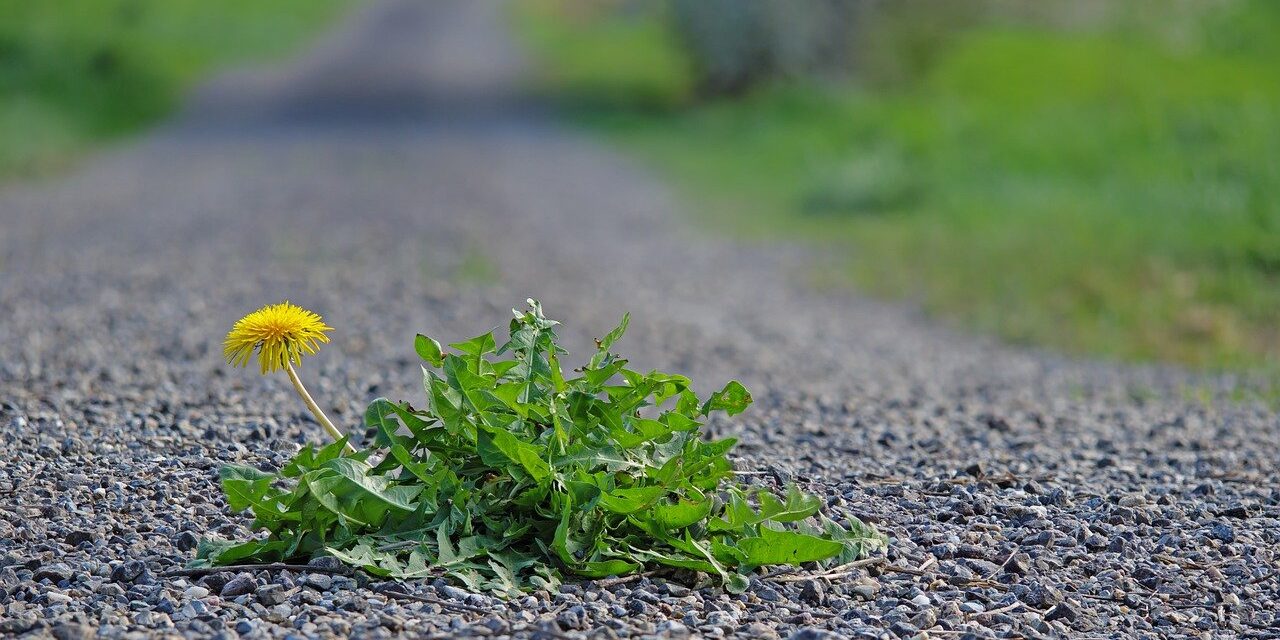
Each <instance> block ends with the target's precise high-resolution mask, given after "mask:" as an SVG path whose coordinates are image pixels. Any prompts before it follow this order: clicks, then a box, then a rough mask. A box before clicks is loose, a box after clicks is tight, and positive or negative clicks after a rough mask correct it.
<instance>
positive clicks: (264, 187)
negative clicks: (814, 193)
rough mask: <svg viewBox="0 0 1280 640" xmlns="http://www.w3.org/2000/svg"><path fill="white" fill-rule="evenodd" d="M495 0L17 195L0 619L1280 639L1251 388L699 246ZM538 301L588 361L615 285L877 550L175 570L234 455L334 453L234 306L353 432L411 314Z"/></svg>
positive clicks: (1, 432) (399, 19) (3, 294)
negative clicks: (300, 316)
mask: <svg viewBox="0 0 1280 640" xmlns="http://www.w3.org/2000/svg"><path fill="white" fill-rule="evenodd" d="M501 18H502V14H501V9H500V8H498V7H496V6H495V5H491V4H484V3H475V2H462V1H461V0H458V1H454V2H436V3H409V2H405V3H396V2H392V3H382V4H377V5H374V6H372V7H369V8H367V9H362V10H361V11H360V12H359V13H358V14H357V15H355V16H354V17H353V19H352V20H351V21H350V23H349V24H348V25H347V26H345V27H343V28H341V29H340V30H338V31H337V32H335V33H334V34H332V35H331V36H330V37H329V38H328V39H327V40H326V41H325V43H324V44H322V45H321V46H320V47H319V48H318V49H317V50H316V51H315V52H314V53H312V54H310V55H308V56H305V57H303V58H302V59H301V60H299V61H297V62H295V63H292V64H288V65H285V66H283V67H280V68H276V69H273V70H268V71H260V72H253V73H241V74H236V75H234V76H228V77H226V78H223V79H221V80H219V81H217V82H214V83H212V84H211V85H210V86H208V87H207V88H206V89H204V90H203V91H201V92H200V93H199V95H198V96H197V97H196V98H195V101H194V105H193V106H192V108H191V109H190V111H189V113H187V114H186V115H184V116H183V117H182V118H179V119H178V121H177V122H175V123H174V124H172V125H169V126H166V127H164V128H162V130H160V131H159V132H157V133H156V134H154V135H153V136H151V137H149V138H147V139H145V140H143V141H140V142H135V143H132V144H130V145H129V146H127V147H125V148H120V149H117V150H113V151H109V152H106V153H103V154H101V155H100V156H99V157H97V158H96V159H94V160H92V161H91V162H89V163H87V164H86V166H83V167H82V168H81V169H80V170H78V171H77V172H76V173H75V174H74V175H71V176H65V177H61V178H58V179H52V180H49V181H46V182H45V183H44V184H35V185H11V186H8V187H6V188H5V189H4V192H3V194H2V195H0V437H2V438H3V445H2V446H0V636H6V635H15V636H22V637H27V636H31V637H44V636H52V637H56V638H81V637H90V636H93V635H95V634H96V635H98V636H102V637H111V638H117V637H152V636H157V635H175V636H178V635H180V636H188V637H206V636H212V637H222V638H234V637H237V636H239V637H248V638H263V637H330V636H336V637H347V636H351V637H371V638H376V637H400V636H404V637H462V636H470V637H478V636H493V637H509V636H510V637H522V638H523V637H531V638H566V637H575V638H576V637H593V638H611V637H626V636H645V635H653V636H666V637H683V636H701V637H721V636H733V637H743V638H746V637H750V638H773V637H784V638H807V639H813V638H833V637H867V638H870V637H885V638H895V637H896V638H912V637H934V638H978V637H992V636H995V637H1008V638H1041V637H1063V636H1071V637H1098V638H1102V637H1106V638H1114V637H1156V636H1188V637H1205V638H1228V637H1245V636H1252V637H1280V631H1278V630H1277V629H1280V614H1278V613H1277V612H1280V577H1277V573H1276V572H1277V568H1278V567H1280V562H1278V561H1277V556H1278V553H1280V552H1278V551H1277V543H1278V542H1280V484H1278V482H1277V480H1278V478H1280V476H1278V474H1277V468H1276V463H1277V460H1280V424H1278V422H1277V417H1276V414H1275V413H1273V412H1271V411H1269V410H1267V409H1266V408H1264V407H1261V406H1255V405H1250V404H1247V403H1238V402H1234V403H1233V402H1229V401H1227V400H1226V399H1227V398H1228V397H1230V396H1232V395H1233V392H1235V391H1238V388H1239V386H1240V385H1242V384H1244V383H1243V382H1241V381H1238V380H1235V379H1232V378H1229V377H1215V378H1204V377H1193V376H1190V375H1187V374H1183V373H1180V372H1178V371H1174V370H1167V369H1160V368H1142V369H1138V368H1130V367H1121V366H1115V365H1108V364H1099V363H1088V362H1079V361H1071V360H1065V359H1062V358H1058V357H1054V356H1051V355H1046V354H1040V353H1034V352H1028V351H1024V350H1015V349H1011V348H1007V347H1001V346H998V345H995V344H992V343H990V342H988V341H985V340H981V339H976V338H973V337H970V336H965V335H959V334H956V333H954V332H951V331H948V330H946V329H944V328H939V327H937V326H935V325H932V324H930V323H928V322H926V321H924V320H922V319H921V318H919V317H918V316H917V314H915V313H913V312H911V311H910V310H907V309H903V308H900V307H895V306H889V305H884V304H881V303H877V302H873V301H868V300H866V299H862V298H856V297H850V296H847V295H841V294H830V293H825V294H824V293H817V292H813V291H810V290H807V289H806V288H805V287H803V286H801V285H799V284H797V282H796V278H795V275H794V274H795V273H796V272H797V271H796V267H797V265H799V264H802V263H803V255H801V254H799V253H798V252H796V251H793V250H787V249H765V248H762V247H744V246H738V245H734V244H731V243H728V242H725V241H722V240H716V239H714V238H710V237H705V236H693V235H692V234H691V232H689V231H688V230H687V229H686V228H685V227H682V226H681V225H680V224H679V221H678V214H677V211H678V207H677V206H676V204H675V203H673V202H672V201H671V199H670V198H669V196H668V195H667V194H666V193H665V192H664V191H663V189H662V188H661V187H660V186H659V185H657V184H656V183H655V181H654V180H653V179H652V178H650V177H648V176H646V175H645V173H644V172H643V171H641V170H639V169H638V168H637V167H634V166H631V165H629V164H628V163H627V162H626V161H625V160H624V159H621V158H619V157H618V156H617V155H615V154H613V153H610V152H608V151H607V150H602V149H601V148H600V147H598V146H597V145H596V144H594V143H592V142H590V141H586V140H583V139H581V138H580V137H578V136H576V135H574V134H572V133H569V132H567V131H566V130H565V129H563V128H561V127H558V126H557V125H555V124H554V123H553V122H551V121H550V120H548V119H546V118H545V117H543V116H542V115H539V113H538V111H537V110H535V109H532V108H530V107H528V106H525V105H522V104H521V102H520V100H519V98H518V94H517V92H516V89H518V88H519V86H520V85H521V79H522V77H523V74H524V69H525V67H524V66H523V65H522V64H521V61H520V56H519V55H518V52H517V51H516V50H515V49H514V47H513V46H512V45H511V41H510V39H509V36H508V35H507V34H506V33H505V32H504V31H503V28H502V22H501ZM526 296H536V297H539V298H541V299H542V300H543V302H544V303H545V304H546V307H547V309H548V310H549V313H550V314H551V315H552V316H553V317H558V318H561V319H566V320H568V321H569V325H568V326H567V328H566V331H565V334H564V335H565V337H566V338H567V342H568V344H569V345H571V347H572V346H573V345H577V346H578V349H577V350H578V351H579V352H585V351H586V350H587V349H588V347H589V345H590V337H591V336H593V335H598V334H599V333H601V332H603V331H605V330H607V329H608V328H609V327H611V326H612V325H613V323H614V322H615V321H616V319H617V317H618V316H619V315H620V314H621V313H622V312H623V311H624V310H630V311H631V312H632V313H633V321H632V323H631V326H632V330H631V332H630V334H629V335H628V337H627V338H626V339H625V340H624V342H623V343H622V344H621V345H620V347H621V348H622V349H624V351H625V353H628V354H635V355H637V356H640V357H639V358H638V359H639V360H641V361H642V364H645V365H650V366H656V367H662V368H666V369H668V370H673V371H679V372H684V373H687V374H689V375H690V376H692V377H693V378H694V380H695V381H701V383H703V384H705V385H707V386H708V387H714V386H718V385H720V384H722V383H723V382H724V381H725V380H726V379H728V378H730V377H737V378H740V379H742V380H743V381H744V382H746V383H747V384H748V386H749V387H751V388H752V389H753V390H754V392H755V395H756V397H757V405H756V407H754V408H753V409H752V410H751V411H749V412H748V413H747V414H745V415H744V416H741V417H740V419H737V420H735V421H733V422H724V423H718V424H716V425H715V428H716V429H717V430H718V431H720V432H722V433H734V434H736V435H738V436H739V437H740V438H741V439H742V446H741V447H740V448H739V449H738V450H737V453H736V455H737V464H738V465H739V467H740V468H741V469H743V470H746V471H749V472H755V473H754V474H753V475H748V476H746V477H748V478H751V479H752V480H753V481H758V482H763V483H770V484H776V483H783V482H787V481H796V482H798V483H800V484H801V485H802V486H803V487H805V488H807V489H808V490H810V491H812V492H816V493H817V494H819V495H821V496H823V497H824V498H825V499H826V501H827V506H828V510H829V512H830V513H831V514H832V515H833V516H836V517H848V516H856V517H859V518H862V519H863V520H866V521H868V522H872V523H874V524H875V525H876V526H878V527H879V528H880V529H881V530H882V531H884V532H885V533H887V534H888V535H889V536H890V537H891V544H890V547H889V549H888V551H887V553H886V554H885V555H884V557H883V560H882V561H880V563H879V564H872V565H869V566H865V567H859V568H855V569H849V570H845V571H843V572H840V573H837V574H834V575H823V574H821V573H815V572H812V571H802V572H797V573H782V574H776V575H768V576H761V577H759V578H758V579H756V580H753V583H752V587H751V589H750V590H749V592H747V593H745V594H742V595H736V596H735V595H728V594H725V593H724V592H722V591H720V590H718V589H716V588H713V587H708V586H705V585H699V584H692V585H690V584H682V583H678V582H671V581H664V580H661V579H656V578H652V577H645V578H640V579H637V580H631V581H623V582H614V583H608V584H600V583H592V582H583V583H569V584H567V585H565V586H564V587H563V588H562V589H561V590H560V592H559V593H535V594H530V595H528V596H527V597H524V598H522V599H518V600H512V601H499V600H496V599H493V598H490V597H488V596H485V595H481V594H472V593H466V592H464V591H462V590H460V589H458V588H455V587H453V586H449V585H446V584H443V583H430V582H427V583H414V584H404V585H394V584H393V585H388V584H383V583H378V582H370V581H368V580H366V579H365V578H364V577H362V576H359V575H346V574H344V573H343V572H342V571H341V570H338V569H335V568H334V567H333V566H332V565H328V564H324V563H323V562H322V563H321V564H320V565H319V566H317V567H313V568H311V569H295V570H285V571H263V570H240V571H227V572H223V573H215V574H212V575H204V576H174V575H170V572H172V571H174V570H175V569H179V568H181V567H182V566H183V565H184V564H185V563H186V562H187V561H188V560H190V558H191V557H192V554H193V551H192V548H193V546H194V545H195V544H196V541H197V539H198V538H199V537H200V536H202V535H205V534H208V533H213V534H217V535H221V536H225V537H234V536H246V535H249V533H250V532H249V530H248V528H247V525H248V524H249V523H248V520H247V518H245V517H243V516H242V515H239V514H232V513H229V512H228V510H227V507H226V504H225V502H224V501H223V499H222V497H221V495H220V492H219V490H218V488H217V486H216V468H217V467H218V465H219V464H221V463H224V462H232V461H234V462H240V463H248V464H254V465H259V466H262V467H264V468H265V467H271V466H273V465H279V464H280V462H281V461H282V460H284V459H285V458H286V457H287V456H289V455H290V454H291V453H292V452H293V451H295V450H296V448H297V447H298V445H299V443H301V442H306V441H315V440H319V439H320V438H322V435H321V432H320V430H319V429H318V427H317V426H316V425H315V424H314V423H313V422H311V421H310V419H309V417H308V415H307V414H306V412H305V409H304V408H303V407H302V406H301V404H300V403H298V402H297V401H296V399H295V398H293V397H292V396H291V395H290V390H289V388H288V384H287V383H286V382H285V380H284V378H283V377H275V378H262V377H259V376H258V375H257V374H256V372H254V371H250V370H232V369H230V368H228V367H227V366H225V365H224V364H223V363H222V360H221V355H220V347H219V343H220V341H221V339H222V337H223V335H224V333H225V331H226V330H227V328H228V327H229V326H230V325H231V323H232V322H233V321H234V320H235V319H236V318H237V317H239V315H241V314H242V313H244V312H246V311H248V310H251V309H254V308H256V307H258V306H260V305H261V304H264V303H267V302H273V301H277V300H279V299H283V298H289V299H291V300H293V301H295V302H298V303H300V304H303V305H305V306H307V307H309V308H312V309H315V310H317V311H319V312H321V313H323V314H324V316H325V318H326V320H327V321H328V322H329V324H331V325H333V326H334V327H337V331H335V332H334V335H333V337H334V343H333V344H332V345H330V346H329V347H327V348H326V349H325V350H324V351H323V352H322V353H321V354H320V355H318V356H316V357H314V358H312V359H309V360H308V361H307V362H306V363H305V364H304V366H303V368H302V375H303V377H304V378H305V379H306V380H307V381H308V383H309V384H310V386H311V389H312V392H313V393H314V394H316V395H317V396H318V397H319V398H321V401H322V403H324V404H327V405H328V406H331V407H333V408H334V409H333V415H334V416H335V419H336V420H337V421H339V422H340V423H342V424H344V425H346V426H348V427H352V426H355V425H358V424H359V420H360V418H359V416H360V414H361V411H362V409H363V404H364V403H365V402H367V401H368V400H369V399H371V398H373V397H375V396H378V395H387V396H390V397H400V398H407V399H412V398H414V397H416V395H417V394H418V393H420V389H418V388H417V385H418V379H419V374H418V372H417V370H416V369H417V366H418V365H417V364H416V358H415V356H414V355H413V351H412V337H413V335H414V333H415V332H416V331H424V332H427V333H430V334H432V335H434V336H438V337H442V338H446V339H461V338H465V337H468V336H471V335H474V334H476V333H480V332H481V331H483V330H485V329H487V328H489V327H495V326H499V325H501V324H502V323H504V321H505V318H506V317H507V314H508V313H509V311H508V309H510V308H511V307H512V306H519V305H521V304H522V303H523V300H524V298H525V297H526ZM1188 389H1192V390H1195V391H1196V392H1195V393H1193V394H1188ZM1191 396H1195V397H1197V398H1199V399H1198V400H1197V401H1194V402H1193V401H1191V400H1189V399H1188V398H1189V397H1191ZM388 588H394V589H399V590H401V592H400V593H401V594H403V593H408V594H409V596H405V595H395V594H391V593H388Z"/></svg>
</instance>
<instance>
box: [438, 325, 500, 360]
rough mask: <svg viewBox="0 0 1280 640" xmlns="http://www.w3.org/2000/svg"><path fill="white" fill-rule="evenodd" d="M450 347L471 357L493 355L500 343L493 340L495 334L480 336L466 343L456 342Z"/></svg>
mask: <svg viewBox="0 0 1280 640" xmlns="http://www.w3.org/2000/svg"><path fill="white" fill-rule="evenodd" d="M449 346H451V347H453V348H454V349H457V350H458V351H461V352H463V353H465V354H467V355H470V356H476V357H479V356H483V355H485V354H486V353H493V352H494V351H495V350H497V348H498V343H497V342H495V341H494V339H493V332H492V331H490V332H488V333H485V334H482V335H478V336H476V337H474V338H472V339H470V340H467V341H465V342H454V343H452V344H450V345H449Z"/></svg>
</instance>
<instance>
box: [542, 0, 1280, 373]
mask: <svg viewBox="0 0 1280 640" xmlns="http://www.w3.org/2000/svg"><path fill="white" fill-rule="evenodd" d="M562 1H569V0H562ZM634 4H635V3H625V2H621V3H619V4H618V5H617V6H618V7H621V9H620V10H619V11H618V12H615V13H612V14H611V18H610V21H611V22H610V24H611V29H613V30H618V31H620V30H624V29H627V28H631V29H634V30H635V31H636V32H639V31H640V30H641V25H643V31H644V32H645V33H649V34H651V36H650V37H648V39H647V42H648V43H649V45H650V47H649V48H648V49H639V48H634V49H614V50H609V48H610V43H609V42H608V41H602V40H599V39H596V38H593V37H589V36H588V35H586V33H587V32H589V31H590V30H591V27H590V24H589V22H584V23H580V24H578V25H569V26H566V24H565V23H558V24H557V25H556V26H557V30H556V34H557V37H556V47H555V50H554V52H552V54H550V55H547V57H546V59H547V61H548V63H549V65H550V66H551V67H553V68H567V67H570V66H571V64H565V61H566V60H573V59H574V58H579V57H581V58H591V59H597V60H599V59H607V58H612V59H616V60H619V61H620V63H619V64H618V65H616V66H615V67H614V69H615V70H626V69H633V68H645V69H646V73H652V71H653V69H655V68H656V67H655V66H654V65H646V61H647V60H650V59H651V58H649V57H647V56H648V55H649V54H650V53H651V52H652V51H654V50H655V49H656V48H658V47H660V46H666V47H669V48H670V50H669V51H665V52H663V54H662V56H663V58H662V59H664V60H668V61H671V60H677V59H679V58H681V57H683V58H684V59H685V60H687V64H686V65H685V66H681V65H679V64H674V63H673V64H671V65H670V67H669V68H673V69H681V73H684V74H688V75H686V76H684V78H685V80H683V81H682V82H681V83H680V85H678V86H680V87H682V89H681V91H684V92H686V93H683V94H674V93H673V94H672V99H671V100H670V104H672V105H676V107H677V108H672V109H669V110H666V111H657V112H647V113H635V112H629V113H626V115H625V116H619V112H620V111H623V112H625V110H618V109H603V110H598V111H594V112H593V111H584V112H581V113H580V115H583V116H585V117H584V121H586V122H590V123H593V124H595V125H597V126H601V127H603V130H604V131H607V132H608V133H609V134H611V135H613V136H615V137H616V138H617V139H618V140H621V141H623V142H624V143H625V144H627V145H628V146H629V147H630V148H632V149H634V150H636V151H637V152H639V153H641V154H643V155H645V156H647V157H650V158H651V159H652V160H653V161H654V164H655V166H657V167H660V168H661V169H662V170H664V171H665V172H667V173H668V174H669V175H670V176H672V177H673V178H674V179H675V181H676V183H677V185H679V186H680V187H682V188H684V189H686V191H687V192H688V193H689V195H690V196H691V197H692V198H693V200H694V202H696V203H697V207H696V209H697V210H698V211H700V212H701V213H702V214H703V215H704V217H705V218H706V219H707V220H708V222H709V225H708V226H710V227H713V228H715V229H718V230H731V231H734V232H738V233H745V234H749V235H759V236H764V237H773V236H779V235H786V236H791V237H795V236H800V237H807V238H809V239H811V240H813V241H814V242H817V243H821V244H823V245H825V246H828V247H829V248H831V249H832V250H833V252H834V253H836V254H838V255H841V256H842V257H843V258H844V259H846V260H847V261H848V269H847V271H846V272H845V276H846V277H847V278H849V279H851V280H852V281H854V282H856V283H858V284H860V285H862V286H863V287H864V288H866V289H869V290H871V291H875V292H878V293H882V294H885V295H889V296H895V297H909V298H912V299H914V300H918V301H919V302H920V303H921V304H922V305H923V306H924V307H926V308H927V309H929V310H931V311H934V312H936V313H938V314H939V315H941V316H944V317H948V318H955V319H958V320H960V321H962V322H963V323H965V324H967V325H969V326H974V327H978V328H981V329H985V330H990V331H992V332H996V333H999V334H1001V335H1003V336H1006V337H1008V338H1011V339H1013V340H1016V341H1026V342H1033V343H1038V344H1048V345H1053V346H1056V347H1059V348H1063V349H1066V350H1069V351H1078V352H1088V353H1095V354H1099V353H1100V354H1107V355H1113V356H1119V357H1126V358H1135V359H1143V360H1147V359H1158V360H1174V361H1179V362H1184V363H1189V364H1195V365H1203V366H1244V365H1258V364H1276V363H1280V318H1277V316H1276V313H1275V310H1276V309H1277V308H1280V199H1277V198H1275V197H1274V194H1276V193H1280V162H1278V161H1277V155H1276V153H1275V149H1277V148H1280V73H1277V72H1276V63H1277V61H1280V2H1274V1H1272V0H1214V1H1212V2H1204V1H1191V0H1130V1H1127V2H1107V1H1103V0H1070V1H1067V0H1061V1H1045V2H1035V3H1027V2H1022V1H1015V0H973V1H971V2H970V1H965V2H960V1H958V0H957V1H948V0H894V1H888V0H884V1H872V0H864V1H863V2H860V3H856V4H842V5H840V6H841V10H842V11H846V10H847V11H849V12H850V15H852V22H851V23H850V22H844V23H840V24H839V25H832V24H827V25H824V27H825V28H826V29H827V31H825V32H824V33H840V34H842V35H839V36H830V37H833V38H836V39H837V41H839V42H840V46H839V47H835V46H831V47H828V45H827V44H824V40H823V38H817V39H816V40H814V41H813V42H809V43H808V44H809V45H811V46H812V48H811V49H805V48H804V47H800V48H799V50H800V51H801V53H799V54H795V57H792V58H788V57H786V56H785V55H783V54H782V53H779V52H781V51H784V50H787V51H793V50H792V49H788V48H787V47H788V45H784V44H781V43H784V42H786V41H788V37H794V38H797V39H798V40H801V41H805V40H806V38H807V36H802V35H799V34H805V33H808V29H811V28H813V27H812V26H811V25H807V24H806V23H805V22H804V21H803V19H798V18H796V17H795V16H805V17H808V16H810V15H811V13H810V10H812V13H813V14H821V9H820V8H821V7H827V6H830V5H828V4H827V3H826V0H794V1H793V2H778V3H770V2H759V3H755V2H746V3H745V4H740V3H721V2H717V1H715V0H709V1H705V2H697V1H694V0H690V1H689V2H688V3H685V2H684V0H670V2H669V3H668V4H659V3H640V4H642V5H643V6H644V7H645V10H644V11H635V10H634V9H632V8H631V7H632V6H634ZM728 4H732V5H733V6H734V7H745V8H743V9H741V10H740V11H734V10H731V9H730V8H728ZM654 7H665V8H664V9H663V10H661V11H659V10H657V9H655V8H654ZM771 12H781V14H782V15H781V16H779V14H776V13H771ZM833 20H834V19H833ZM662 24H666V25H667V30H668V31H669V32H671V33H672V34H675V35H676V36H677V37H674V38H672V37H669V36H662V37H660V36H659V35H658V34H660V33H661V30H660V29H659V28H658V26H660V25H662ZM628 25H630V26H628ZM837 27H838V28H837ZM786 34H790V36H788V35H786ZM624 41H625V40H621V39H620V40H618V42H624ZM584 43H586V45H588V46H580V45H583V44H584ZM841 47H843V48H841ZM540 50H543V51H547V50H546V49H540ZM806 51H807V52H808V53H806ZM813 51H833V52H836V53H831V54H830V55H831V56H832V58H831V59H819V58H822V56H816V55H815V54H812V52H813ZM631 54H635V57H634V58H633V59H630V60H623V59H625V58H627V57H628V56H629V55H631ZM787 55H791V54H787ZM783 60H789V61H790V62H783ZM664 64H665V63H664ZM717 74H721V75H717ZM714 78H723V79H714ZM614 82H615V83H616V84H615V86H622V85H623V84H624V82H622V81H620V80H618V79H616V78H615V80H614ZM648 86H649V87H651V88H652V87H658V86H661V85H660V84H659V83H657V82H650V83H649V85H648ZM671 86H677V85H671ZM699 86H701V87H702V89H701V91H698V90H697V89H696V87H699ZM717 92H719V95H717ZM725 92H728V94H726V93H725ZM617 97H618V100H617V103H620V104H621V103H625V99H623V97H622V96H621V95H619V96H617Z"/></svg>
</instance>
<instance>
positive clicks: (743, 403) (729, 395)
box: [702, 380, 751, 416]
mask: <svg viewBox="0 0 1280 640" xmlns="http://www.w3.org/2000/svg"><path fill="white" fill-rule="evenodd" d="M749 406H751V393H750V392H749V391H747V388H746V387H744V386H742V383H740V382H738V381H737V380H732V381H730V382H729V384H726V385H725V386H724V388H723V389H721V390H719V391H717V392H715V393H713V394H711V399H710V400H707V403H706V404H705V405H703V407H702V415H707V414H709V413H711V412H712V411H723V412H725V413H727V414H729V415H731V416H736V415H738V414H739V413H742V412H743V411H746V410H747V407H749Z"/></svg>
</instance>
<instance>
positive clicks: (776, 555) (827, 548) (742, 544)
mask: <svg viewBox="0 0 1280 640" xmlns="http://www.w3.org/2000/svg"><path fill="white" fill-rule="evenodd" d="M737 547H738V549H739V550H740V551H742V553H743V554H745V555H746V557H747V563H749V564H752V565H757V566H759V565H766V564H792V565H797V564H803V563H805V562H814V561H817V560H826V559H827V558H833V557H835V556H837V555H839V554H840V552H841V551H843V550H844V545H842V544H841V543H839V542H835V541H833V540H826V539H823V538H819V537H817V536H812V535H809V534H805V533H797V532H795V531H775V530H773V529H770V528H769V527H761V528H760V535H759V536H756V537H751V538H743V539H741V540H739V541H738V544H737Z"/></svg>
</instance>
